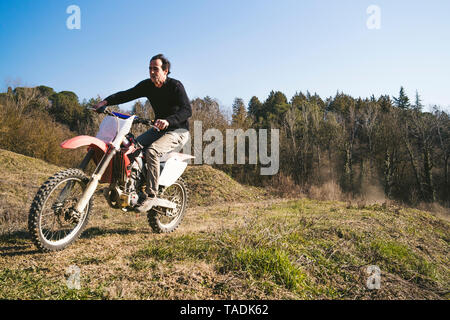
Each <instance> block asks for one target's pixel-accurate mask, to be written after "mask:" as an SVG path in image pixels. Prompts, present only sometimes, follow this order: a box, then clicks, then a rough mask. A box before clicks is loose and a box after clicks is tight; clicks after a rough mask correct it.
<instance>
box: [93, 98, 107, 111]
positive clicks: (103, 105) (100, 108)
mask: <svg viewBox="0 0 450 320" xmlns="http://www.w3.org/2000/svg"><path fill="white" fill-rule="evenodd" d="M107 104H108V101H106V100H103V101H100V102H99V103H97V104H96V105H95V106H94V107H93V108H94V109H95V111H96V112H97V113H103V112H105V109H106V105H107Z"/></svg>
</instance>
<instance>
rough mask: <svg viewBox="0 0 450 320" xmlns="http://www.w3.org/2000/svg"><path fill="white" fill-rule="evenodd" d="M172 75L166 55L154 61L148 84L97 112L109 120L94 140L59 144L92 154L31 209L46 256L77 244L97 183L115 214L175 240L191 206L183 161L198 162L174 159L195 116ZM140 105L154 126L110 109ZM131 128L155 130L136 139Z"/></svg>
mask: <svg viewBox="0 0 450 320" xmlns="http://www.w3.org/2000/svg"><path fill="white" fill-rule="evenodd" d="M169 72H170V63H169V61H168V60H167V59H166V58H165V57H164V56H163V55H156V56H154V57H153V58H152V59H151V61H150V79H146V80H144V81H141V82H140V83H139V84H137V85H136V86H135V87H134V88H131V89H129V90H126V91H121V92H118V93H116V94H113V95H111V96H109V97H107V98H106V99H105V100H103V101H101V102H100V103H98V104H97V105H96V106H95V107H94V108H93V109H92V110H95V111H96V112H98V113H105V114H106V115H107V116H106V117H105V118H104V120H103V121H102V123H101V124H100V128H99V131H98V133H97V135H96V137H91V136H77V137H74V138H71V139H69V140H66V141H64V142H63V143H61V147H63V148H66V149H75V148H79V147H82V146H88V153H87V155H86V156H85V158H84V160H83V161H82V163H81V164H80V166H79V167H78V168H70V169H66V170H63V171H60V172H58V173H56V174H55V175H53V176H52V177H50V178H49V179H48V180H47V181H46V182H45V183H44V184H43V185H42V186H41V187H40V189H39V190H38V192H37V194H36V196H35V198H34V200H33V202H32V204H31V208H30V212H29V217H28V229H29V232H30V234H31V237H32V240H33V242H34V243H35V244H36V246H37V247H38V248H39V249H40V250H41V251H44V252H48V251H56V250H62V249H64V248H66V247H67V246H68V245H70V244H71V243H73V242H74V241H75V240H76V239H77V238H78V237H79V236H80V234H81V232H82V231H83V229H84V228H85V226H86V225H87V222H88V219H89V214H90V211H91V209H92V205H93V195H94V192H95V190H96V188H97V186H98V184H99V183H108V184H109V187H108V188H106V189H104V195H105V198H106V200H107V201H108V204H109V205H110V206H111V207H113V208H117V209H122V210H124V211H128V210H136V211H139V212H146V213H147V218H148V222H149V224H150V226H151V227H152V229H153V230H154V231H155V232H172V231H173V230H175V229H176V228H177V227H178V225H179V224H180V222H181V220H182V218H183V216H184V213H185V209H186V205H187V189H186V186H185V183H184V181H183V180H182V179H181V175H182V174H183V172H184V170H185V168H186V166H187V163H186V162H185V160H187V159H191V158H193V157H192V156H190V155H186V154H182V153H177V152H171V151H173V150H174V149H176V148H177V147H181V146H182V145H183V144H184V143H186V141H187V140H188V139H189V124H188V118H189V117H190V116H191V114H192V110H191V106H190V103H189V100H188V97H187V95H186V92H185V90H184V87H183V85H182V84H181V82H179V81H178V80H175V79H171V78H169V77H167V75H168V74H169ZM139 97H147V98H148V99H149V101H150V103H151V105H152V107H153V109H154V112H155V117H156V119H157V120H149V119H143V118H140V117H137V116H135V115H126V114H122V113H118V112H112V111H111V110H110V109H109V108H107V106H108V105H115V104H120V103H124V102H128V101H131V100H134V99H136V98H139ZM134 124H146V125H149V126H151V129H150V130H148V131H147V132H145V133H144V134H142V135H140V136H139V137H138V138H135V137H134V135H133V134H132V133H131V129H132V126H133V125H134ZM144 158H145V163H144V161H143V160H144ZM91 159H92V160H93V161H94V163H95V164H96V168H95V170H94V172H93V174H92V175H91V176H90V177H88V176H87V175H86V174H85V172H84V171H83V170H84V169H85V168H86V167H87V164H88V163H89V162H90V161H91Z"/></svg>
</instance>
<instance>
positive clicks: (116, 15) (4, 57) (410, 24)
mask: <svg viewBox="0 0 450 320" xmlns="http://www.w3.org/2000/svg"><path fill="white" fill-rule="evenodd" d="M70 5H77V6H78V7H79V8H80V10H81V29H79V30H76V29H74V30H70V29H68V28H67V26H66V20H67V19H68V18H69V16H70V15H71V14H68V13H66V9H67V7H68V6H70ZM370 5H377V6H378V7H379V9H380V13H381V15H380V26H381V28H380V29H369V28H368V27H367V25H366V22H367V20H368V19H369V18H370V16H371V14H368V13H367V11H366V10H367V8H368V7H369V6H370ZM449 35H450V1H448V0H430V1H411V0H409V1H405V0H396V1H384V0H383V1H381V0H370V1H365V0H360V1H355V0H340V1H332V0H329V1H325V0H316V1H314V0H305V1H300V0H278V1H272V0H270V1H269V0H245V1H242V0H241V1H234V0H228V1H219V0H217V1H216V0H210V1H201V0H190V1H181V0H180V1H175V0H173V1H170V0H168V1H151V0H146V1H141V0H128V1H123V0H115V1H111V0H109V1H106V0H105V1H104V0H90V1H85V0H70V1H64V0H61V1H56V0H53V1H51V0H49V1H28V0H17V1H13V0H10V1H5V0H0V43H1V50H0V84H1V86H0V88H1V89H2V90H5V88H6V85H7V84H8V83H15V82H16V83H17V82H20V84H21V85H27V86H35V85H41V84H43V85H47V86H50V87H53V88H54V89H55V90H57V91H62V90H70V91H74V92H75V93H76V94H77V95H78V96H79V98H80V100H82V99H84V98H90V97H95V96H97V95H100V97H102V98H104V97H106V96H108V95H109V94H112V93H114V92H117V91H120V90H124V89H128V88H130V87H132V86H134V85H135V84H136V83H138V82H139V81H141V80H143V79H145V78H147V77H148V61H149V58H150V57H151V56H153V55H154V54H157V53H164V54H165V55H166V56H168V57H169V59H170V60H171V62H172V73H171V76H172V77H173V78H176V79H179V80H181V81H182V82H183V84H184V86H185V88H186V91H187V93H188V96H189V97H190V98H195V97H204V96H206V95H209V96H211V97H213V98H216V99H218V100H219V101H220V103H221V104H222V105H223V106H224V107H226V108H229V107H231V105H232V103H233V100H234V98H235V97H240V98H243V99H244V101H245V102H246V103H247V102H248V101H249V99H250V98H251V97H252V96H254V95H255V96H257V97H258V98H259V99H260V100H261V101H263V100H264V99H266V98H267V96H268V94H269V93H270V91H271V90H280V91H282V92H284V93H285V94H286V95H287V97H288V99H290V98H291V97H292V95H294V94H295V92H296V91H303V92H306V90H309V91H310V92H311V93H314V92H317V93H318V94H319V95H320V96H321V97H322V98H326V97H328V96H333V95H335V93H336V91H338V90H339V91H343V92H345V93H348V94H350V95H352V96H355V97H358V96H361V97H368V96H370V95H372V94H374V95H375V96H379V95H381V94H389V95H395V96H396V95H397V94H398V91H399V89H400V86H404V87H405V89H406V92H407V94H408V95H409V96H410V98H411V99H413V98H414V94H415V91H416V90H418V91H419V94H420V95H421V97H422V100H423V103H425V104H426V105H430V104H438V105H441V106H442V107H443V108H444V109H446V110H449V109H450V108H449V106H450V89H449V83H450V81H449V80H450V41H448V39H449ZM128 106H129V104H128Z"/></svg>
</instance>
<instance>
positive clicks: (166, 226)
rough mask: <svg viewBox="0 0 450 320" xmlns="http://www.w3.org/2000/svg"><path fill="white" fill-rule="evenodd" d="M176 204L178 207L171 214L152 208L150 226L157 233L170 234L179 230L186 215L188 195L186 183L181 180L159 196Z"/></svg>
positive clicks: (149, 212)
mask: <svg viewBox="0 0 450 320" xmlns="http://www.w3.org/2000/svg"><path fill="white" fill-rule="evenodd" d="M159 197H161V198H163V199H167V200H169V201H172V202H174V203H175V204H176V205H177V206H176V209H175V210H173V211H171V212H169V213H168V212H167V211H166V212H164V211H161V210H159V209H158V208H152V209H151V210H150V211H148V213H147V220H148V224H149V225H150V227H151V228H152V230H153V232H155V233H170V232H173V231H175V229H177V228H178V226H179V225H180V223H181V221H182V220H183V218H184V215H185V213H186V207H187V202H188V193H187V187H186V183H185V182H184V181H183V179H181V178H179V179H178V180H177V181H176V182H175V183H174V184H172V185H171V186H170V187H168V188H167V189H166V190H164V192H163V193H162V194H161V195H160V196H159Z"/></svg>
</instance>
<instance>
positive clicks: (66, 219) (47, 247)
mask: <svg viewBox="0 0 450 320" xmlns="http://www.w3.org/2000/svg"><path fill="white" fill-rule="evenodd" d="M88 182H89V178H88V177H87V176H86V175H85V174H84V172H83V171H81V170H80V169H67V170H63V171H60V172H58V173H56V174H55V175H53V176H52V177H50V178H49V179H48V180H47V181H46V182H45V183H44V184H43V185H42V186H41V187H40V189H39V190H38V192H37V194H36V196H35V197H34V200H33V202H32V204H31V208H30V212H29V215H28V230H29V232H30V234H31V238H32V240H33V242H34V244H35V245H36V247H37V248H38V249H39V250H40V251H41V252H51V251H59V250H63V249H65V248H66V247H67V246H69V245H70V244H72V243H73V242H74V241H75V240H76V239H78V237H79V236H80V235H81V233H82V232H83V230H84V228H85V227H86V225H87V223H88V220H89V214H90V212H91V209H92V206H93V197H91V199H90V200H89V203H88V205H87V206H86V208H85V210H84V211H83V212H81V213H77V212H76V211H75V210H73V208H74V207H75V205H76V203H77V202H78V200H79V199H80V197H81V195H82V194H83V192H84V190H85V189H86V185H87V183H88Z"/></svg>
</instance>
